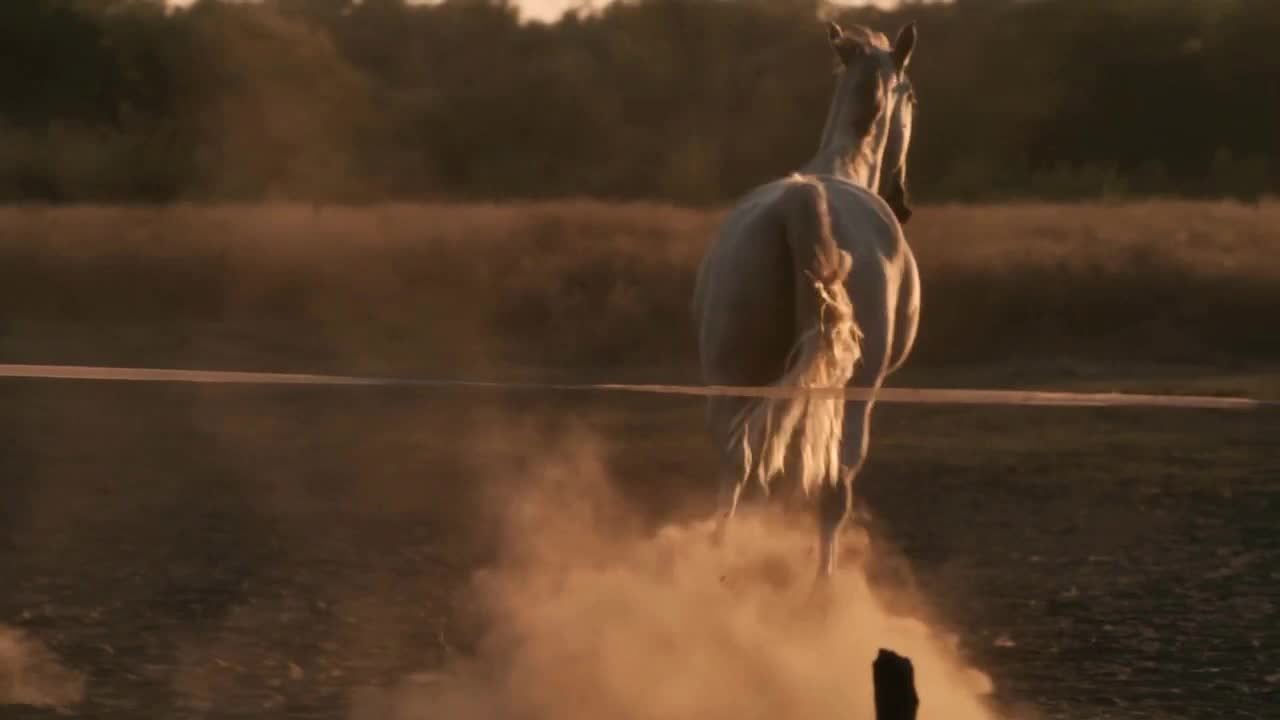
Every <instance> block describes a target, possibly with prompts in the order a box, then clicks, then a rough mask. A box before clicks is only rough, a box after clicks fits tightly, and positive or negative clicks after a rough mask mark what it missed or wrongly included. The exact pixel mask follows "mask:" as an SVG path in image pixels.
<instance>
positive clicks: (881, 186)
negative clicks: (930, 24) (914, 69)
mask: <svg viewBox="0 0 1280 720" xmlns="http://www.w3.org/2000/svg"><path fill="white" fill-rule="evenodd" d="M828 32H829V37H830V40H831V47H832V49H833V50H835V53H836V55H837V56H838V57H839V59H840V62H841V64H842V65H843V73H844V77H843V78H842V80H841V83H840V87H839V89H838V90H837V92H838V93H840V94H841V95H843V97H839V98H837V103H835V105H834V107H841V106H843V107H845V108H849V112H846V113H841V114H840V116H841V118H842V120H843V121H844V122H848V123H850V127H849V128H847V129H845V130H846V131H847V132H850V133H851V135H852V137H853V138H854V140H855V142H856V143H857V144H858V145H859V146H860V147H861V148H862V151H861V152H860V153H859V155H860V160H859V162H860V163H861V164H862V165H863V167H861V168H860V169H859V172H860V173H861V174H862V175H863V177H862V178H861V179H863V180H864V181H865V182H866V183H867V188H868V189H873V190H876V191H877V192H879V194H880V195H881V197H883V198H884V199H885V201H886V202H887V203H888V204H889V206H890V207H891V208H892V209H893V212H894V215H896V216H897V217H898V221H899V222H906V221H907V219H908V218H910V217H911V209H910V208H909V207H908V206H907V188H906V160H907V148H908V146H909V145H910V144H911V121H912V116H913V110H914V106H915V94H914V93H913V92H912V90H911V83H910V81H909V80H908V79H907V73H906V70H907V65H908V64H909V63H910V61H911V53H912V51H913V50H915V45H916V26H915V23H910V24H908V25H906V26H904V27H903V28H902V29H901V30H899V31H898V37H897V38H896V39H895V40H894V42H893V44H892V45H890V44H889V40H888V38H886V37H885V36H884V35H882V34H880V33H878V32H875V31H874V30H870V29H868V28H865V27H861V26H857V25H855V26H853V27H851V28H849V29H848V30H845V29H843V28H841V27H840V26H839V25H837V24H836V23H834V22H832V23H831V24H830V26H829V29H828Z"/></svg>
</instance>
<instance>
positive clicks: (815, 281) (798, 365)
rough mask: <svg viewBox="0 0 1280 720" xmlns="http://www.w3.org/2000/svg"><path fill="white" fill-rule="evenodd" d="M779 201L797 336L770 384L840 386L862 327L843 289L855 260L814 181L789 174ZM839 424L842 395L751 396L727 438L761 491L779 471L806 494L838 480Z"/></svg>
mask: <svg viewBox="0 0 1280 720" xmlns="http://www.w3.org/2000/svg"><path fill="white" fill-rule="evenodd" d="M778 207H779V208H780V209H781V219H782V225H783V227H784V229H785V233H786V239H787V246H788V248H789V249H790V253H791V260H792V273H793V278H792V280H793V283H794V286H795V294H796V297H795V310H796V332H797V338H796V340H795V344H794V345H793V347H792V349H791V353H790V355H789V356H788V358H787V364H786V371H785V372H784V374H783V376H782V377H781V378H779V379H778V381H777V382H775V383H774V386H775V387H786V388H843V387H845V386H846V385H847V384H848V382H849V380H850V378H851V377H852V376H853V370H854V365H855V364H856V363H857V361H858V359H859V358H860V356H861V353H860V348H859V342H860V341H861V332H860V331H859V329H858V326H857V324H856V322H855V321H854V315H853V303H852V302H851V301H850V300H849V293H848V291H847V290H846V289H845V280H846V278H847V277H848V275H849V271H850V269H851V267H852V263H853V259H852V257H850V255H849V253H847V252H845V251H843V250H841V249H840V247H839V246H838V245H837V244H836V241H835V236H834V234H833V233H832V228H831V214H830V210H829V208H828V205H827V192H826V188H825V187H824V186H823V185H822V184H821V182H820V181H818V180H817V179H815V178H811V177H802V176H795V177H794V178H793V179H792V181H791V184H790V185H789V187H788V188H787V189H786V190H785V191H784V195H783V198H782V202H780V203H779V205H778ZM843 430H844V399H843V398H842V397H834V396H830V395H828V396H825V397H824V396H815V395H807V394H797V395H796V396H793V397H789V398H760V399H755V400H752V401H751V402H750V403H748V404H747V405H746V406H745V407H744V408H743V410H742V412H741V413H740V414H739V415H738V417H737V420H736V423H735V427H734V433H733V436H732V437H733V442H734V443H735V444H737V445H738V446H739V447H740V448H741V452H742V453H743V456H744V457H743V459H744V460H745V463H744V466H745V467H746V469H747V472H748V473H749V475H748V476H750V474H754V475H755V477H756V479H757V481H759V482H760V483H761V484H762V486H763V487H764V488H765V489H766V491H767V490H768V487H769V483H770V481H771V480H772V479H773V478H774V477H775V476H776V475H777V474H778V473H780V472H785V474H786V476H787V477H788V478H789V479H790V480H791V481H793V482H794V481H798V482H799V483H800V486H801V487H802V488H803V489H804V492H805V494H806V495H807V494H809V493H810V492H812V491H813V490H814V489H815V488H818V487H820V486H822V485H823V484H834V483H837V482H839V481H840V441H841V436H842V435H843Z"/></svg>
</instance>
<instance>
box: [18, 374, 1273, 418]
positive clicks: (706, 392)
mask: <svg viewBox="0 0 1280 720" xmlns="http://www.w3.org/2000/svg"><path fill="white" fill-rule="evenodd" d="M0 378H27V379H33V380H87V381H113V382H157V383H196V384H213V385H281V386H284V385H295V386H296V385H303V386H331V387H341V386H363V387H402V388H422V389H441V390H444V389H472V390H505V391H528V392H577V393H609V392H613V393H638V394H646V395H676V396H693V397H713V396H728V397H767V398H787V397H795V396H798V395H809V396H812V397H828V398H830V397H835V398H839V397H843V398H845V399H848V400H865V399H868V398H870V397H871V396H872V395H873V393H872V392H871V391H869V390H867V389H866V388H789V387H739V386H725V385H658V384H628V383H537V382H490V381H479V380H451V379H430V378H393V377H363V376H355V375H317V374H305V373H275V372H244V371H231V370H177V369H169V368H133V367H102V366H92V365H6V364H0ZM874 397H875V400H876V402H882V403H903V404H918V405H997V406H999V405H1004V406H1028V407H1148V408H1183V409H1201V410H1260V409H1267V408H1278V407H1280V401H1277V400H1264V399H1257V398H1248V397H1217V396H1209V395H1157V394H1141V393H1118V392H1108V393H1078V392H1050V391H1039V390H991V389H941V388H881V389H880V390H878V391H876V392H875V393H874Z"/></svg>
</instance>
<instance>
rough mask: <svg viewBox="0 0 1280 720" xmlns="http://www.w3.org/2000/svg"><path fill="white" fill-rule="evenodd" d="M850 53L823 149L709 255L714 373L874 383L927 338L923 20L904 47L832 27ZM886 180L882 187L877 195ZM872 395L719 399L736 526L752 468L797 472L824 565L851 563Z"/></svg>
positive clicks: (715, 420)
mask: <svg viewBox="0 0 1280 720" xmlns="http://www.w3.org/2000/svg"><path fill="white" fill-rule="evenodd" d="M830 40H831V45H832V48H833V49H834V50H835V52H836V54H837V55H838V56H839V59H840V61H841V63H842V65H843V67H842V70H841V75H840V79H839V81H838V83H837V87H836V91H835V96H834V98H833V99H832V101H831V109H830V111H829V112H828V114H827V123H826V128H825V130H824V131H823V133H822V141H821V143H820V146H819V149H818V152H817V155H815V156H814V158H813V159H812V160H811V161H810V162H809V163H808V164H807V165H805V166H804V168H803V169H802V171H801V172H800V173H797V174H794V175H791V176H790V177H787V178H784V179H780V180H777V181H774V182H771V183H769V184H767V185H763V186H761V187H758V188H756V189H755V190H753V191H751V192H750V193H748V194H747V195H746V196H745V197H744V198H743V199H742V200H741V201H740V202H739V203H738V204H737V205H736V206H735V207H734V208H733V209H732V210H731V211H730V213H729V215H728V216H727V218H726V219H725V220H724V222H723V224H722V225H721V228H720V233H719V236H718V237H717V238H716V240H715V241H714V243H713V244H712V246H711V248H710V249H709V251H708V253H707V255H706V257H705V258H703V261H702V265H701V267H700V268H699V272H698V280H697V287H696V289H695V292H694V303H693V306H694V322H695V324H696V326H697V331H698V351H699V357H700V360H701V365H702V374H703V380H704V382H706V383H707V384H709V385H739V386H767V385H773V386H779V387H786V388H797V389H799V388H843V387H846V386H848V385H853V386H856V387H861V388H867V389H869V390H870V391H871V396H872V397H873V396H874V391H875V390H876V389H878V388H879V387H880V386H881V384H882V383H883V382H884V379H885V377H886V376H888V375H889V374H890V373H892V372H893V371H894V370H896V369H897V368H898V367H900V366H901V365H902V363H903V361H905V360H906V358H907V355H908V354H909V353H910V351H911V346H912V344H913V343H914V342H915V335H916V328H917V323H918V317H919V309H920V281H919V277H918V275H917V271H916V263H915V260H914V258H913V257H912V255H911V250H910V249H909V248H908V247H907V243H906V240H905V238H904V237H903V234H902V229H901V227H900V224H899V223H900V222H905V221H906V220H907V219H908V218H909V217H910V214H911V211H910V209H909V208H908V207H907V193H906V155H907V148H908V146H909V144H910V139H911V121H912V114H913V108H914V103H915V98H914V94H913V93H912V91H911V87H910V84H909V82H908V81H907V79H906V75H905V70H906V67H907V64H908V62H909V60H910V58H911V53H912V50H913V49H914V46H915V41H916V30H915V25H914V23H913V24H910V25H907V26H906V27H904V28H902V30H901V31H900V32H899V33H898V37H897V39H896V40H895V41H894V43H893V45H890V44H889V42H888V40H887V38H885V36H884V35H881V34H880V33H877V32H874V31H871V30H868V29H866V28H862V27H852V28H850V29H849V30H848V31H845V30H842V29H841V28H840V27H839V26H838V25H836V24H834V23H832V24H831V26H830ZM877 192H878V193H879V194H877ZM871 406H872V400H870V399H868V400H850V401H847V402H846V401H844V400H842V399H831V398H830V397H826V398H823V397H819V396H806V395H805V394H803V393H797V394H796V395H795V396H793V397H790V398H786V399H772V398H741V397H713V398H712V399H711V400H710V402H709V406H708V412H707V423H708V428H709V430H710V433H711V436H712V440H713V442H714V443H715V444H716V447H717V449H718V450H719V451H720V453H721V457H720V510H719V517H718V520H717V530H716V537H717V539H719V538H720V537H722V535H723V533H724V530H725V528H726V527H727V525H728V523H729V521H730V519H731V518H732V517H733V514H734V511H735V509H736V508H737V505H738V500H739V498H740V497H741V493H742V491H743V489H744V487H745V486H746V485H747V483H748V482H750V481H752V480H755V481H756V482H758V483H759V484H760V485H761V488H762V489H763V491H764V492H765V493H766V494H767V493H768V491H769V487H770V484H771V482H772V481H773V479H774V477H775V476H777V475H779V474H782V475H784V476H785V477H787V478H788V479H789V481H791V482H793V483H797V484H798V485H799V487H800V488H801V489H802V490H803V491H804V494H805V496H806V497H810V498H815V496H816V504H817V516H818V527H819V550H820V552H819V564H818V575H819V578H824V577H827V576H829V575H830V574H831V573H832V571H833V570H834V568H835V564H836V538H837V535H838V533H839V531H840V529H841V527H842V526H843V524H844V521H845V518H846V517H847V516H848V514H849V510H850V507H851V503H852V486H853V479H854V477H855V476H856V475H857V473H858V470H859V468H861V466H862V463H863V461H864V460H865V459H866V454H867V436H868V426H869V423H870V417H871Z"/></svg>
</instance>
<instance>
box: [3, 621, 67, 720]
mask: <svg viewBox="0 0 1280 720" xmlns="http://www.w3.org/2000/svg"><path fill="white" fill-rule="evenodd" d="M84 683H85V681H84V677H83V676H82V675H81V674H80V673H77V672H75V671H74V670H69V669H67V668H66V667H64V666H63V664H62V663H61V662H60V661H59V660H58V657H57V656H56V655H54V653H53V652H52V651H51V650H49V648H47V647H46V646H45V645H44V644H43V643H41V642H40V641H39V640H36V639H35V638H32V637H30V636H28V635H27V634H26V633H24V632H22V631H20V630H15V629H13V628H8V627H5V626H3V625H0V706H3V705H30V706H34V707H50V708H67V707H70V706H72V705H75V704H76V703H79V702H80V700H81V699H82V698H83V697H84Z"/></svg>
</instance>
